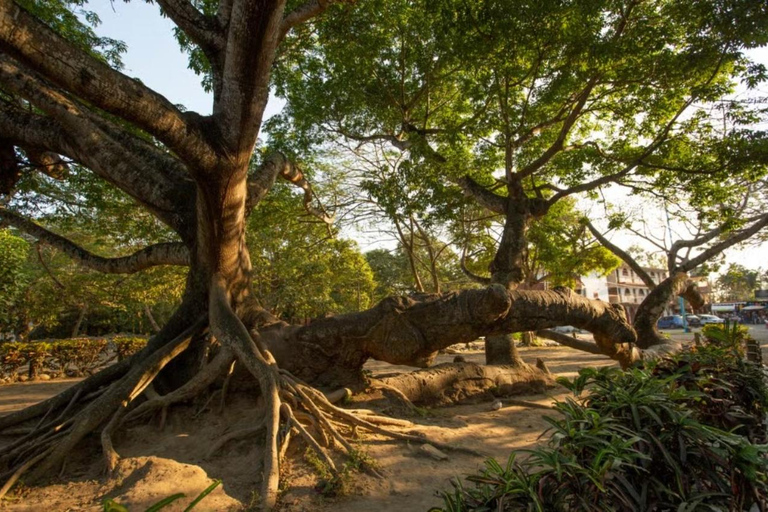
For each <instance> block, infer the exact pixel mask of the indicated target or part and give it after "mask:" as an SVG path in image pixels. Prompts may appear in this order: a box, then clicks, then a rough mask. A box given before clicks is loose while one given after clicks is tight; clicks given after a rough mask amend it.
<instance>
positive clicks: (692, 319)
mask: <svg viewBox="0 0 768 512" xmlns="http://www.w3.org/2000/svg"><path fill="white" fill-rule="evenodd" d="M685 321H686V322H688V327H701V318H699V317H698V316H696V315H685Z"/></svg>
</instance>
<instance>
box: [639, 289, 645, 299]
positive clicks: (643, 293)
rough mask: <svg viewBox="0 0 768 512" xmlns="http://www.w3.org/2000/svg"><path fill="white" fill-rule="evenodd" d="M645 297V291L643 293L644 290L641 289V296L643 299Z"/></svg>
mask: <svg viewBox="0 0 768 512" xmlns="http://www.w3.org/2000/svg"><path fill="white" fill-rule="evenodd" d="M643 295H645V291H643V290H642V289H640V296H641V297H642V296H643Z"/></svg>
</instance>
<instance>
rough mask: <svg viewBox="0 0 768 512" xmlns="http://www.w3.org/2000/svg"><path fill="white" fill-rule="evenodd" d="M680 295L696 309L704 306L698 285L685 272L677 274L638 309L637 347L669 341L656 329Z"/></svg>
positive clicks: (657, 287)
mask: <svg viewBox="0 0 768 512" xmlns="http://www.w3.org/2000/svg"><path fill="white" fill-rule="evenodd" d="M678 295H682V296H684V297H685V298H686V299H688V300H689V302H691V304H692V305H693V307H694V308H699V307H701V306H702V304H703V300H702V297H701V294H699V293H698V289H697V287H696V284H695V283H694V282H693V281H691V280H690V279H689V277H688V274H686V273H685V272H675V273H673V274H672V275H670V276H669V277H668V278H666V279H665V280H663V281H662V282H660V283H659V284H658V285H657V286H656V288H654V289H653V290H652V291H651V292H650V293H649V294H648V295H647V296H646V297H645V300H643V302H642V303H641V304H640V306H639V307H638V308H637V314H636V315H635V321H634V328H635V331H637V346H638V347H639V348H641V349H646V348H650V347H653V346H655V345H663V344H665V343H667V341H668V340H667V339H666V338H665V337H663V336H662V335H661V334H660V333H659V331H658V329H657V328H656V322H657V321H658V320H659V317H660V316H661V315H662V313H664V308H666V307H667V305H668V304H669V301H670V300H672V298H674V297H677V296H678Z"/></svg>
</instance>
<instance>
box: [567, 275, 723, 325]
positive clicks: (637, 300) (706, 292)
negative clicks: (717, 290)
mask: <svg viewBox="0 0 768 512" xmlns="http://www.w3.org/2000/svg"><path fill="white" fill-rule="evenodd" d="M643 270H645V271H646V272H647V273H648V275H649V276H650V277H651V279H653V282H654V283H656V284H658V283H660V282H661V281H663V280H664V279H666V278H667V277H669V272H667V270H666V269H663V268H651V267H643ZM691 279H692V280H693V281H694V282H696V283H697V284H698V286H699V292H701V294H702V296H703V298H704V302H705V303H707V304H709V303H710V295H711V293H712V289H711V287H710V286H709V282H708V281H707V279H706V278H705V277H692V278H691ZM581 283H582V288H581V289H580V290H577V291H578V292H579V293H580V294H581V295H583V296H584V297H587V298H589V299H600V300H603V301H605V302H610V303H611V304H621V305H622V306H624V310H625V311H626V312H627V317H628V319H629V321H630V322H631V321H632V320H634V318H635V314H636V313H637V308H638V307H639V306H640V304H641V303H642V302H643V300H645V298H646V297H647V296H648V294H649V293H650V292H651V289H650V288H648V287H647V286H646V285H645V283H644V282H643V280H642V279H640V277H639V276H638V275H637V274H636V273H635V271H634V270H632V269H631V268H630V267H629V265H627V264H622V265H621V266H620V267H619V268H617V269H616V270H614V271H612V272H611V273H610V274H608V275H607V276H599V275H597V274H591V275H589V276H585V277H582V278H581ZM679 312H680V307H679V305H678V302H677V298H675V299H674V300H672V301H670V303H669V305H668V306H667V308H666V309H665V311H664V315H670V314H673V313H679Z"/></svg>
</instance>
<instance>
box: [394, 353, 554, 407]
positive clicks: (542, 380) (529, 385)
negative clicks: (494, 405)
mask: <svg viewBox="0 0 768 512" xmlns="http://www.w3.org/2000/svg"><path fill="white" fill-rule="evenodd" d="M380 382H381V383H383V384H384V385H386V386H388V387H390V388H395V389H398V390H399V391H400V392H401V393H402V395H403V396H405V397H406V398H407V399H408V400H410V401H411V402H415V403H422V404H432V405H444V404H452V403H456V402H460V401H463V400H467V399H472V398H477V397H480V396H482V395H487V394H488V393H489V392H492V393H493V394H495V395H500V396H505V395H516V394H517V395H519V394H528V393H541V392H542V391H544V390H546V389H547V388H548V387H551V386H553V385H554V380H553V379H552V376H551V374H549V372H546V371H543V370H540V369H538V368H535V367H531V366H529V365H525V366H524V367H517V366H482V365H478V364H475V363H443V364H439V365H436V366H433V367H432V368H427V369H424V370H418V371H415V372H411V373H405V374H402V375H398V376H395V377H386V378H383V379H381V380H380Z"/></svg>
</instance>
